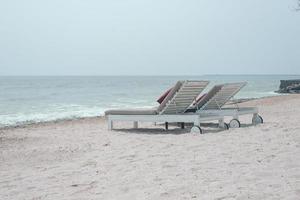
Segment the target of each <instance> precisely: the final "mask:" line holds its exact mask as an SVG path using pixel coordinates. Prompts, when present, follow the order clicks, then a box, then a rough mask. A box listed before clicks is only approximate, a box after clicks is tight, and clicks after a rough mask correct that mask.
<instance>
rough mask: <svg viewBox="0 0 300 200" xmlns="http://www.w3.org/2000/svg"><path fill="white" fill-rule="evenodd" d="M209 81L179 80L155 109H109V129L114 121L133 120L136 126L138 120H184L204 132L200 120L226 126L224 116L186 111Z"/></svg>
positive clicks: (107, 112)
mask: <svg viewBox="0 0 300 200" xmlns="http://www.w3.org/2000/svg"><path fill="white" fill-rule="evenodd" d="M208 83H209V82H208V81H189V80H186V81H178V82H177V83H176V85H175V86H174V87H173V88H172V89H171V90H170V92H169V93H168V95H167V96H166V97H165V99H164V100H163V101H162V103H161V104H160V105H159V106H158V107H157V108H153V109H130V110H108V111H106V112H105V116H106V117H107V122H108V129H109V130H111V129H113V122H114V121H132V122H133V124H134V128H137V127H138V122H183V123H185V122H186V123H194V126H193V127H192V129H191V132H198V133H202V130H201V128H200V122H202V121H211V120H218V121H219V125H220V126H222V127H225V126H226V125H225V124H224V118H223V117H222V116H217V115H216V116H203V117H202V116H200V115H199V114H197V113H186V111H187V109H188V108H189V106H190V105H191V104H192V103H193V102H194V101H195V99H196V98H197V96H198V95H199V94H200V93H201V92H202V91H203V89H204V88H205V87H206V86H207V85H208Z"/></svg>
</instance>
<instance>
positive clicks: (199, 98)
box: [194, 93, 207, 105]
mask: <svg viewBox="0 0 300 200" xmlns="http://www.w3.org/2000/svg"><path fill="white" fill-rule="evenodd" d="M206 95H207V93H205V94H202V95H199V96H198V97H197V98H196V100H195V101H194V105H197V104H198V103H199V101H200V100H201V99H203V98H204V97H205V96H206Z"/></svg>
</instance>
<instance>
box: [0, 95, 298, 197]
mask: <svg viewBox="0 0 300 200" xmlns="http://www.w3.org/2000/svg"><path fill="white" fill-rule="evenodd" d="M247 104H249V105H259V108H260V110H261V114H262V116H263V117H264V120H265V123H264V124H263V125H258V126H251V125H249V122H250V117H249V118H244V119H243V120H242V122H244V123H245V122H246V123H248V125H246V126H245V127H243V128H239V129H231V130H229V131H221V130H218V129H212V128H204V130H205V133H206V134H203V135H191V134H188V132H189V130H188V129H186V130H183V131H182V130H180V129H176V130H170V131H167V132H165V131H163V130H162V129H160V127H154V126H150V128H151V129H138V130H132V129H128V128H129V127H131V124H124V123H123V124H119V125H118V126H117V127H119V128H120V127H123V125H124V126H125V127H127V129H125V130H124V129H123V130H118V131H113V132H109V131H107V130H106V124H105V122H104V120H103V119H100V118H94V119H83V120H74V121H66V122H59V123H46V124H39V125H31V126H27V127H25V128H13V129H6V130H1V131H0V153H1V154H0V199H1V200H4V199H8V200H14V199H56V200H57V199H172V200H174V199H219V200H221V199H300V95H290V96H280V97H273V98H266V99H260V100H255V101H252V102H250V103H247ZM146 127H149V125H145V128H146Z"/></svg>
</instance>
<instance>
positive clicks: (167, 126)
mask: <svg viewBox="0 0 300 200" xmlns="http://www.w3.org/2000/svg"><path fill="white" fill-rule="evenodd" d="M165 128H166V131H167V130H168V129H169V123H168V122H165Z"/></svg>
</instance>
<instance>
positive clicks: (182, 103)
mask: <svg viewBox="0 0 300 200" xmlns="http://www.w3.org/2000/svg"><path fill="white" fill-rule="evenodd" d="M208 83H209V82H208V81H178V82H177V83H176V85H175V86H174V87H173V89H172V90H171V91H170V92H169V94H168V95H167V97H166V98H165V99H164V101H163V102H162V103H161V104H160V106H159V107H158V109H157V112H158V114H179V113H184V112H185V111H186V110H187V108H188V107H189V106H190V105H191V104H192V103H193V101H194V100H195V99H196V98H197V96H198V95H199V94H200V93H201V92H202V91H203V90H204V88H205V87H206V86H207V85H208Z"/></svg>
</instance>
